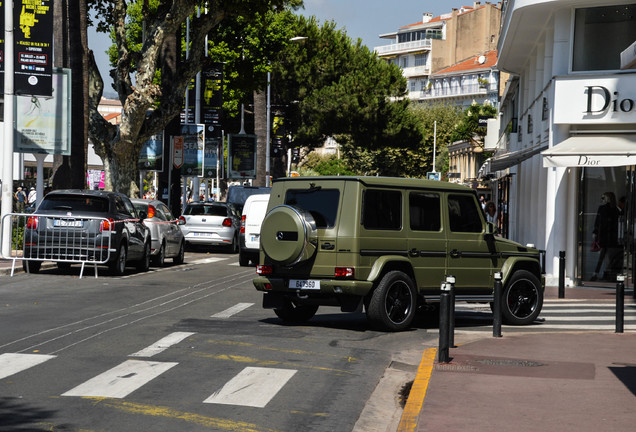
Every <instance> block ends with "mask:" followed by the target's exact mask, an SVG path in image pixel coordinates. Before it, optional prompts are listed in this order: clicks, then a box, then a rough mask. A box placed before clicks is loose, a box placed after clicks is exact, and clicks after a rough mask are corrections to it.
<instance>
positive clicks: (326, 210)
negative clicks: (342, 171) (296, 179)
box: [285, 188, 340, 228]
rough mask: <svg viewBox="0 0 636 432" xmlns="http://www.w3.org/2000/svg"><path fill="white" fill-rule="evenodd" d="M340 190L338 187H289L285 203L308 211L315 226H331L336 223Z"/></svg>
mask: <svg viewBox="0 0 636 432" xmlns="http://www.w3.org/2000/svg"><path fill="white" fill-rule="evenodd" d="M339 203H340V191H339V190H338V189H321V188H311V189H290V190H288V191H287V194H286V195H285V204H287V205H290V206H294V207H298V208H301V209H303V210H305V211H308V212H309V213H311V215H312V216H313V218H314V220H315V221H316V227H317V228H333V227H334V226H335V225H336V216H337V215H338V204H339Z"/></svg>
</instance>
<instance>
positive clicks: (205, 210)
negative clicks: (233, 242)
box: [183, 204, 227, 217]
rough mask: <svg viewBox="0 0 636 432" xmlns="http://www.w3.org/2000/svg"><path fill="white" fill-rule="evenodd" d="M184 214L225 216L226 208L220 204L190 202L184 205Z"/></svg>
mask: <svg viewBox="0 0 636 432" xmlns="http://www.w3.org/2000/svg"><path fill="white" fill-rule="evenodd" d="M183 214H184V215H189V216H203V215H206V216H223V217H226V216H227V208H226V207H224V206H220V205H203V204H201V205H198V204H191V205H189V206H187V207H186V209H185V211H184V212H183Z"/></svg>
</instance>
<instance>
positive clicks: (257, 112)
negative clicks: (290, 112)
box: [253, 90, 269, 186]
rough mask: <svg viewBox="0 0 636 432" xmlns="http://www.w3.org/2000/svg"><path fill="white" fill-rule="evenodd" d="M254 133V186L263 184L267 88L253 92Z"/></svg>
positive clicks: (264, 176)
mask: <svg viewBox="0 0 636 432" xmlns="http://www.w3.org/2000/svg"><path fill="white" fill-rule="evenodd" d="M254 134H255V135H256V179H255V180H254V182H253V184H254V186H265V179H266V177H267V175H268V174H269V173H267V172H266V163H267V162H266V161H267V159H266V158H268V157H269V155H268V154H266V153H267V139H266V137H267V90H265V91H260V92H259V91H255V92H254Z"/></svg>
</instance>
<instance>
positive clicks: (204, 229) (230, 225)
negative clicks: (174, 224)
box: [179, 202, 241, 253]
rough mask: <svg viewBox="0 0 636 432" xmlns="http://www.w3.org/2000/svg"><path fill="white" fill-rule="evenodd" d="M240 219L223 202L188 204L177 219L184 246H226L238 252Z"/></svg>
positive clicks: (229, 206) (233, 210)
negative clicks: (183, 238)
mask: <svg viewBox="0 0 636 432" xmlns="http://www.w3.org/2000/svg"><path fill="white" fill-rule="evenodd" d="M240 224H241V222H240V219H239V215H238V212H237V211H236V209H235V207H234V206H232V205H231V204H227V203H224V202H193V203H189V204H188V205H187V206H186V208H185V210H184V211H183V215H181V216H180V217H179V227H180V228H181V232H183V235H184V237H185V241H186V244H191V245H201V246H227V248H228V251H229V252H231V253H236V252H238V232H239V228H240Z"/></svg>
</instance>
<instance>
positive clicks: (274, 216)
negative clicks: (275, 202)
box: [261, 205, 318, 266]
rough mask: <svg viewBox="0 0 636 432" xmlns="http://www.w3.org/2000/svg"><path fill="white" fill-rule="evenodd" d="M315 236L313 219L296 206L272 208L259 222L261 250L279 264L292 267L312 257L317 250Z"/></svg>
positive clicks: (316, 236) (316, 235)
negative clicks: (260, 222) (260, 223)
mask: <svg viewBox="0 0 636 432" xmlns="http://www.w3.org/2000/svg"><path fill="white" fill-rule="evenodd" d="M317 239H318V234H317V232H316V222H315V221H314V218H313V217H312V216H311V214H310V213H309V212H306V211H304V210H302V209H299V208H296V207H292V206H288V205H280V206H277V207H274V208H273V209H271V210H270V211H269V213H267V215H265V219H263V224H262V225H261V245H262V246H263V251H264V252H265V254H266V255H267V256H268V257H269V258H271V259H272V260H273V261H275V262H277V263H279V264H282V265H286V266H291V265H294V264H297V263H299V262H302V261H305V260H307V259H309V258H311V257H312V256H313V255H314V253H315V252H316V245H317V243H318V242H317Z"/></svg>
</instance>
